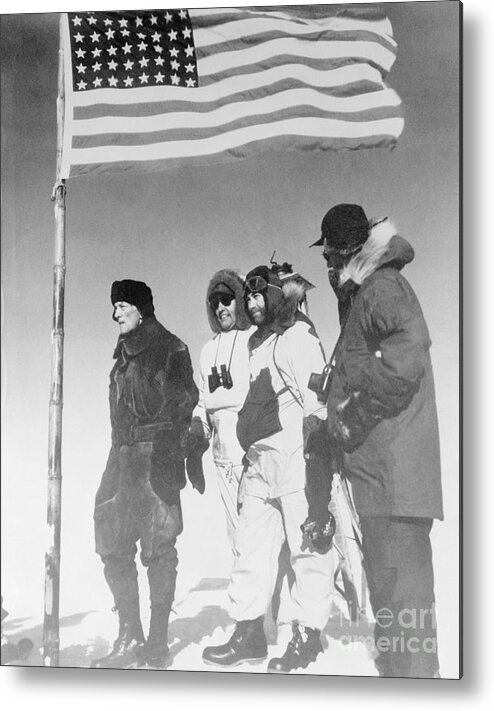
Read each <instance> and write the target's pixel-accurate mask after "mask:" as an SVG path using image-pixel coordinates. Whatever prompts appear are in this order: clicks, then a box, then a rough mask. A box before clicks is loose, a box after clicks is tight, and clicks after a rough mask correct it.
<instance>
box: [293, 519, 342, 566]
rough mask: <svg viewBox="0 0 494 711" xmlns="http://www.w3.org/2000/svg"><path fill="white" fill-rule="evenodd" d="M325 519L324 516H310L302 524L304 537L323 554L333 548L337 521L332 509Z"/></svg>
mask: <svg viewBox="0 0 494 711" xmlns="http://www.w3.org/2000/svg"><path fill="white" fill-rule="evenodd" d="M325 519H326V520H325V521H324V520H323V519H322V518H317V519H316V518H311V517H310V516H308V517H307V518H306V520H305V521H304V523H303V524H302V525H301V526H300V530H301V531H302V534H303V536H304V538H305V539H306V540H307V541H308V542H309V543H310V544H311V545H312V546H313V548H314V549H315V550H316V551H317V552H318V553H321V554H323V555H324V554H325V553H327V552H328V551H329V549H330V548H331V545H332V543H333V536H334V534H335V531H336V521H335V518H334V516H333V514H332V513H331V512H330V511H328V512H327V514H326V516H325Z"/></svg>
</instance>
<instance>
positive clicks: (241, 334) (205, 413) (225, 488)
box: [187, 269, 254, 548]
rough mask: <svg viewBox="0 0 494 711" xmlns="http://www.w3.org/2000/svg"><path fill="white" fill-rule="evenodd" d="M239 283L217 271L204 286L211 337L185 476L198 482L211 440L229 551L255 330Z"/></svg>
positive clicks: (236, 276) (234, 274)
mask: <svg viewBox="0 0 494 711" xmlns="http://www.w3.org/2000/svg"><path fill="white" fill-rule="evenodd" d="M243 284H244V279H243V277H242V275H241V274H240V272H239V271H237V270H235V269H220V270H219V271H218V272H216V273H215V274H214V275H213V276H212V277H211V279H210V281H209V284H208V288H207V292H206V312H207V316H208V321H209V325H210V327H211V330H212V331H213V337H212V338H211V339H210V340H209V341H208V342H207V343H206V344H205V345H204V346H203V348H202V350H201V355H200V358H199V402H198V404H197V406H196V408H195V409H194V412H193V417H192V424H191V429H190V433H189V438H188V457H187V471H188V473H189V476H191V475H192V479H194V478H199V479H201V477H202V455H203V453H204V451H205V450H206V449H207V448H208V446H209V442H210V441H211V442H212V448H213V459H214V464H215V469H216V474H217V482H218V488H219V491H220V495H221V499H222V501H223V505H224V509H225V515H226V522H227V533H228V538H229V541H230V545H231V546H232V548H233V539H234V534H235V530H236V528H237V523H238V496H239V485H240V480H241V478H242V470H243V464H242V458H243V455H244V452H243V449H242V447H241V446H240V444H239V442H238V439H237V434H236V426H237V414H238V411H239V410H240V408H241V407H242V405H243V403H244V400H245V396H246V395H247V391H248V389H249V352H248V348H247V343H248V340H249V337H250V335H251V333H252V331H253V330H254V329H253V327H252V325H251V323H250V320H249V318H248V316H247V312H246V309H245V304H244V299H243ZM195 470H197V473H198V476H197V474H196V476H194V473H195Z"/></svg>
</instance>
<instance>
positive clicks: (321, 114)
mask: <svg viewBox="0 0 494 711" xmlns="http://www.w3.org/2000/svg"><path fill="white" fill-rule="evenodd" d="M390 116H391V117H394V112H393V111H390V110H389V108H387V107H382V106H380V107H378V108H375V109H373V110H372V111H365V112H360V113H357V114H355V113H354V114H352V115H351V116H350V117H348V115H347V114H345V113H340V112H337V111H334V112H328V111H323V110H320V109H317V108H315V107H314V106H290V107H287V108H286V109H283V110H278V111H276V117H275V118H273V116H272V115H271V114H261V115H259V114H252V115H251V116H250V115H245V114H244V115H242V116H241V117H240V118H238V119H237V120H234V121H233V120H232V121H228V122H227V123H224V124H214V125H209V126H207V125H206V126H196V127H193V126H187V129H186V130H184V129H183V128H181V127H179V126H178V124H176V125H175V126H174V127H173V128H170V129H164V130H158V131H139V132H128V131H127V132H124V131H120V132H119V133H117V134H114V133H96V134H87V133H86V134H83V135H81V136H74V139H73V142H72V146H73V148H75V149H80V148H93V147H100V146H114V145H116V144H118V145H119V146H146V145H160V144H167V143H170V144H171V143H174V142H180V141H184V140H189V141H200V140H204V139H208V138H215V137H219V136H220V133H221V134H222V135H227V134H229V133H232V132H234V131H236V130H238V129H243V128H247V127H249V126H252V127H256V126H258V127H261V126H262V125H264V124H269V123H271V124H273V125H274V124H275V122H279V123H283V122H285V121H286V120H287V119H295V118H299V119H303V118H304V117H307V118H312V117H315V118H320V119H327V120H328V121H329V120H334V121H340V122H342V123H343V122H345V121H349V120H350V121H352V122H355V123H359V124H360V125H362V124H363V123H370V122H375V121H378V120H383V119H388V118H390Z"/></svg>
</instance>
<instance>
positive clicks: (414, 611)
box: [311, 204, 443, 677]
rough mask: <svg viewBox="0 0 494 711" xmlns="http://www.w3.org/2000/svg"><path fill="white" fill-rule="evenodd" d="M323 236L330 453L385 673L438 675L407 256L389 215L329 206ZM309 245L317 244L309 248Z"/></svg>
mask: <svg viewBox="0 0 494 711" xmlns="http://www.w3.org/2000/svg"><path fill="white" fill-rule="evenodd" d="M321 228H322V232H321V237H320V239H319V240H317V242H315V244H316V245H320V246H322V247H323V256H324V258H325V260H326V263H327V265H328V275H329V281H330V283H331V286H332V287H333V289H334V292H335V294H336V297H337V299H338V308H339V315H340V323H341V334H340V338H339V340H338V344H337V347H336V350H335V353H334V358H333V361H332V363H333V370H332V377H331V381H330V385H329V396H328V403H327V406H328V432H329V437H330V443H331V445H330V446H331V448H332V449H333V451H334V452H337V453H339V457H340V460H341V461H342V467H343V470H344V471H343V473H344V474H346V475H347V476H348V477H349V478H350V481H351V483H352V488H353V494H354V498H355V504H356V508H357V512H358V514H359V516H360V523H361V528H362V538H363V552H364V566H365V570H366V574H367V579H368V584H369V591H370V598H371V604H372V609H373V612H374V616H375V618H376V624H375V630H374V636H375V645H376V651H377V659H376V664H377V668H378V671H379V674H380V675H381V676H397V677H399V676H402V677H434V676H437V675H438V657H437V642H436V629H435V616H434V581H433V568H432V553H431V544H430V537H429V534H430V530H431V527H432V522H433V519H434V518H437V519H442V518H443V509H442V493H441V473H440V460H439V435H438V423H437V414H436V403H435V395H434V380H433V374H432V366H431V359H430V353H429V349H430V345H431V340H430V338H429V333H428V329H427V325H426V323H425V320H424V316H423V313H422V310H421V308H420V304H419V302H418V300H417V297H416V295H415V293H414V291H413V289H412V288H411V286H410V284H409V283H408V282H407V280H406V279H405V278H404V277H403V276H402V274H401V270H402V269H403V267H404V266H405V265H406V264H408V263H410V262H411V261H412V259H413V258H414V252H413V249H412V247H411V246H410V244H409V243H408V242H407V241H406V240H405V239H403V238H402V237H400V236H399V235H398V234H397V233H396V230H395V229H394V227H393V225H392V224H391V222H390V221H389V220H388V218H383V219H380V220H371V221H369V220H368V219H367V217H366V215H365V213H364V210H363V209H362V208H361V207H360V206H359V205H349V204H341V205H336V206H335V207H333V208H331V209H330V210H329V211H328V212H327V214H326V215H325V216H324V219H323V221H322V226H321ZM311 246H314V245H311Z"/></svg>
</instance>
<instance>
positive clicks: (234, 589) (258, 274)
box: [203, 266, 333, 673]
mask: <svg viewBox="0 0 494 711" xmlns="http://www.w3.org/2000/svg"><path fill="white" fill-rule="evenodd" d="M244 298H245V302H246V305H247V309H248V313H249V316H250V319H251V321H252V323H253V324H254V325H255V326H257V329H256V331H255V332H254V333H253V334H252V336H251V338H250V341H249V353H250V357H249V364H250V386H249V392H248V394H247V398H246V400H245V403H244V406H243V407H242V409H241V410H240V412H239V415H238V424H237V436H238V440H239V442H240V444H241V446H242V448H243V450H244V452H245V457H244V460H245V469H244V474H243V481H242V508H241V510H240V515H239V521H238V527H237V531H236V535H235V553H236V555H235V561H234V565H233V571H232V575H231V579H230V586H229V597H230V602H231V606H230V613H231V615H232V618H233V619H234V620H235V623H236V624H235V629H234V631H233V634H232V636H231V637H230V639H229V640H228V641H227V642H226V643H225V644H222V645H219V646H216V647H206V649H205V650H204V652H203V659H204V660H205V661H206V662H208V663H211V664H216V665H219V666H235V665H237V664H240V663H243V662H246V661H253V660H257V661H259V660H262V659H264V658H265V657H266V656H267V653H268V650H267V643H266V636H265V632H264V617H265V615H266V612H267V610H268V608H269V605H270V602H271V598H272V596H273V591H274V588H275V581H276V577H277V572H278V556H279V553H280V549H281V547H282V545H283V543H284V541H285V540H286V541H287V542H288V546H289V549H290V563H291V567H292V570H293V573H294V576H295V582H294V584H293V585H292V587H291V590H290V601H289V610H287V611H286V612H285V615H284V616H283V619H282V620H279V622H280V623H282V622H289V623H292V634H293V636H292V639H291V641H290V643H289V644H288V646H287V649H286V651H285V652H284V654H283V655H282V656H281V657H275V658H273V659H271V660H270V661H269V663H268V669H267V670H268V672H272V673H288V672H290V671H293V670H295V669H299V668H305V667H307V666H308V665H309V664H311V663H312V662H314V661H315V660H316V658H317V657H318V655H319V654H320V653H321V651H322V645H321V639H320V632H321V630H322V628H323V627H324V626H325V624H326V621H327V619H328V617H329V612H330V607H331V596H332V593H333V576H332V572H333V560H332V551H329V552H328V550H329V545H327V546H325V547H324V549H323V550H318V549H317V548H316V547H315V545H314V542H313V540H312V539H310V538H307V537H306V536H304V533H303V532H302V526H303V524H304V522H305V521H306V520H307V518H308V515H309V504H308V501H307V495H306V491H305V487H306V477H305V459H304V433H305V434H306V435H307V437H306V439H307V441H308V439H309V434H310V432H318V431H320V429H321V428H322V427H324V420H325V417H326V413H325V408H324V407H323V406H322V405H321V404H320V403H318V401H317V398H316V396H315V394H314V393H313V392H312V391H311V390H310V389H309V388H308V383H309V378H310V375H311V373H313V372H320V371H321V369H322V367H323V365H324V357H323V352H322V347H321V344H320V341H319V338H318V337H317V334H316V333H315V330H314V326H313V324H312V323H311V322H310V321H309V319H308V318H307V317H306V316H305V315H304V314H303V313H302V312H301V311H300V309H299V303H300V301H301V299H302V298H303V288H302V287H301V286H300V285H299V284H297V283H296V282H294V281H289V282H288V283H286V284H285V285H283V286H282V282H281V280H280V278H279V276H278V275H277V274H276V273H275V272H274V271H273V270H272V269H269V268H268V267H266V266H260V267H257V268H256V269H254V270H252V271H251V272H249V274H247V277H246V281H245V287H244ZM326 514H328V511H327V509H326ZM327 520H329V515H328V516H327ZM329 543H330V541H329ZM285 616H286V619H285Z"/></svg>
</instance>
